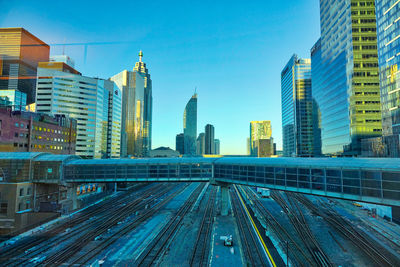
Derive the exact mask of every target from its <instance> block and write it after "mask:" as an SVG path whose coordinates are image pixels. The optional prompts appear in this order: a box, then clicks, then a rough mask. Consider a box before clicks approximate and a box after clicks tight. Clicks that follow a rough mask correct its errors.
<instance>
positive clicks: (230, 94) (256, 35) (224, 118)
mask: <svg viewBox="0 0 400 267" xmlns="http://www.w3.org/2000/svg"><path fill="white" fill-rule="evenodd" d="M83 5H85V4H83ZM141 5H142V4H141ZM3 6H4V8H3V10H2V11H1V13H3V14H2V15H3V16H2V19H1V20H0V26H1V27H19V26H22V27H25V28H26V29H27V30H28V31H30V32H31V33H32V34H34V35H36V36H38V37H39V38H41V39H42V40H43V41H45V42H46V43H48V44H49V45H50V47H51V52H50V53H51V55H56V54H62V51H64V52H65V54H66V55H69V56H71V58H72V59H74V60H75V62H76V68H77V69H79V70H80V71H81V72H82V74H83V75H85V76H91V77H100V78H103V79H107V78H109V77H111V76H112V75H115V73H119V72H120V71H121V70H122V69H131V68H132V65H133V64H134V62H136V61H137V51H139V50H140V49H141V50H143V52H144V53H145V55H146V63H147V65H148V68H149V69H150V70H151V74H152V79H153V99H154V100H153V101H154V103H153V131H152V132H153V138H152V139H153V144H152V147H153V148H154V147H158V146H169V147H174V146H175V136H176V133H177V132H180V131H181V122H180V120H179V117H180V116H181V112H182V111H181V110H182V109H183V108H184V105H185V102H186V101H187V100H186V99H187V97H189V96H190V94H191V93H192V91H193V88H194V87H195V86H197V87H198V94H199V97H200V98H201V99H202V101H200V102H199V107H198V110H199V117H198V124H199V125H205V124H207V123H211V124H213V125H215V126H216V127H217V128H218V129H220V130H219V134H218V136H219V138H220V139H221V140H223V146H222V147H221V154H245V153H246V137H247V136H248V131H247V127H248V123H249V121H252V120H271V121H272V124H274V125H276V126H275V129H276V131H275V132H276V133H277V134H276V141H277V144H278V149H280V148H281V134H280V133H281V118H280V117H281V116H280V114H279V112H280V111H279V112H278V110H280V101H279V100H280V80H279V72H280V71H279V69H280V68H281V66H283V65H284V64H285V62H287V60H288V59H289V55H291V54H293V53H294V52H296V53H298V54H299V55H300V56H303V57H308V56H309V49H310V47H311V46H312V44H313V43H314V42H315V40H316V39H317V38H318V36H319V10H318V4H317V3H314V2H312V1H306V2H302V3H297V2H295V1H294V2H291V3H284V4H283V6H281V5H279V4H272V5H267V4H261V5H260V10H259V11H254V10H255V9H254V8H253V7H252V5H250V6H248V7H246V8H243V6H242V5H240V4H234V5H231V6H230V7H229V8H230V11H231V12H232V14H235V16H237V17H232V16H231V15H226V16H225V19H226V20H228V22H229V23H228V24H226V23H222V21H220V19H219V17H218V16H219V10H222V9H223V8H225V6H226V5H225V4H224V3H218V4H217V5H216V6H215V7H214V8H213V9H211V10H207V5H200V4H198V5H197V6H196V7H190V6H188V5H187V4H182V6H181V8H186V9H187V10H188V14H190V16H192V15H193V19H189V18H190V16H189V17H187V15H184V14H180V13H179V15H177V16H176V17H174V20H173V22H171V24H167V25H168V28H167V29H166V28H164V26H162V27H161V26H160V25H161V24H162V22H164V24H165V20H166V19H167V17H166V15H164V14H161V15H162V16H161V18H160V19H157V18H156V17H157V16H160V12H161V13H162V9H163V8H162V6H160V7H157V8H156V7H153V8H154V10H152V11H154V12H152V14H148V16H149V17H148V19H146V20H145V22H143V23H146V24H145V25H142V26H140V25H138V24H137V22H136V23H133V22H132V23H131V22H129V23H130V24H129V23H128V21H126V20H125V19H121V20H117V21H115V22H107V24H104V22H95V23H93V24H90V25H86V24H85V25H82V24H80V22H82V21H86V19H87V18H82V17H79V18H77V20H76V22H73V24H70V25H69V26H68V27H67V26H65V23H66V22H67V21H68V20H69V19H70V17H69V16H68V15H67V14H68V11H70V10H69V9H68V8H66V9H65V10H61V9H60V6H58V4H55V5H51V6H50V5H48V6H46V4H45V3H44V4H39V5H35V6H31V4H28V3H21V5H20V6H18V5H16V6H15V5H14V6H13V7H11V6H7V4H6V3H5V5H3ZM96 8H98V9H100V10H101V8H104V7H96ZM142 8H144V9H148V8H150V7H149V6H147V5H144V6H142ZM181 8H179V10H181ZM282 8H284V9H285V10H286V13H285V14H284V16H282V14H279V13H277V10H279V9H282ZM55 9H57V12H56V13H57V18H54V16H55V14H52V11H54V10H55ZM127 9H129V8H127ZM198 9H199V10H200V11H203V15H202V16H204V18H210V20H209V22H208V23H206V24H203V20H202V19H203V17H199V15H194V14H195V13H196V14H197V10H198ZM269 9H271V10H270V11H269ZM15 10H18V14H19V15H17V14H16V13H15ZM43 10H44V11H46V14H48V17H41V18H39V17H40V14H41V13H42V12H43ZM179 10H178V11H175V12H179ZM299 10H302V12H303V13H305V14H308V16H306V17H307V20H304V17H302V18H295V16H294V15H295V14H296V13H297V12H298V11H299ZM98 11H99V10H98ZM110 11H111V12H112V11H113V8H112V7H111V10H110ZM94 13H95V12H94ZM241 13H242V14H241ZM269 13H270V14H271V16H272V17H271V18H265V17H268V16H265V14H269ZM250 15H251V16H255V17H256V18H257V20H258V21H257V22H255V21H252V20H248V19H247V18H248V16H250ZM138 16H143V14H138ZM88 17H90V15H88ZM121 17H123V16H121ZM287 17H293V19H291V20H289V21H288V22H286V21H285V18H287ZM277 19H278V21H280V22H281V23H282V25H280V26H276V25H273V24H272V21H273V20H277ZM47 20H49V21H52V22H53V23H52V25H48V23H46V21H47ZM16 21H19V23H18V25H17V24H16V23H17V22H16ZM138 21H140V19H138ZM183 21H187V22H188V25H186V26H181V25H178V24H181V23H182V22H183ZM68 22H69V21H68ZM123 23H128V24H126V25H124V27H122V28H121V27H118V25H119V24H121V25H123ZM54 25H58V26H57V30H56V29H55V28H56V27H54ZM63 25H64V26H63ZM227 25H228V26H227ZM238 25H242V26H240V27H239V28H237V26H238ZM110 28H113V30H112V31H110ZM189 28H190V29H192V30H188V29H189ZM254 28H256V29H257V30H254ZM310 29H311V30H310ZM238 30H239V31H238ZM174 31H177V32H178V33H179V36H176V34H173V32H174ZM105 32H108V33H109V35H105V34H104V33H105ZM94 33H95V34H94ZM165 33H171V35H170V36H166V34H165ZM300 36H302V38H300ZM304 36H308V37H307V38H303V37H304ZM177 37H179V38H177ZM243 38H245V39H246V42H245V44H243V42H242V41H241V40H242V39H243ZM300 39H301V40H300ZM278 40H282V43H281V44H280V45H278V42H277V41H278ZM186 41H187V42H189V43H190V45H189V46H187V45H186V44H187V43H186ZM295 41H296V43H297V45H296V48H294V47H293V42H295ZM91 42H94V43H97V45H89V46H88V48H87V53H86V56H85V53H84V52H85V49H84V46H82V45H80V46H79V45H65V46H63V45H54V44H62V43H67V44H71V43H91ZM109 42H112V43H113V44H110V43H109ZM124 42H126V43H124ZM102 43H103V44H102ZM277 52H279V53H277ZM100 55H101V56H100ZM260 55H261V56H260ZM243 64H246V65H249V66H251V67H250V68H249V69H248V70H246V68H243ZM168 66H173V68H168ZM217 72H218V75H216V73H217ZM245 77H246V78H245ZM249 77H250V78H249ZM176 81H179V84H177V83H176ZM249 85H250V86H249ZM172 96H173V99H174V100H175V101H176V103H177V104H176V105H172V106H171V105H170V103H169V102H170V101H171V100H172ZM254 96H257V97H254ZM223 98H225V100H224V102H220V101H219V99H223ZM238 107H239V108H238Z"/></svg>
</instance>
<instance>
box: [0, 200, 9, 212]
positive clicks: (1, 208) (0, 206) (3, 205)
mask: <svg viewBox="0 0 400 267" xmlns="http://www.w3.org/2000/svg"><path fill="white" fill-rule="evenodd" d="M7 208H8V203H6V202H3V203H0V214H7Z"/></svg>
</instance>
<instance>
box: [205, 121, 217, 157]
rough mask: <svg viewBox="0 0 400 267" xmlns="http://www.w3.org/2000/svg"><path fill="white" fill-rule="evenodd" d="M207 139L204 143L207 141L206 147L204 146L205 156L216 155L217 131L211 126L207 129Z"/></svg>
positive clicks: (208, 125)
mask: <svg viewBox="0 0 400 267" xmlns="http://www.w3.org/2000/svg"><path fill="white" fill-rule="evenodd" d="M204 132H205V137H204V141H205V145H204V154H207V155H212V154H215V142H214V140H215V138H214V134H215V130H214V126H212V125H211V124H207V125H206V127H205V131H204Z"/></svg>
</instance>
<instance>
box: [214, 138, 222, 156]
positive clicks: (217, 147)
mask: <svg viewBox="0 0 400 267" xmlns="http://www.w3.org/2000/svg"><path fill="white" fill-rule="evenodd" d="M220 145H221V143H220V141H219V139H214V154H215V155H220V154H221V150H220Z"/></svg>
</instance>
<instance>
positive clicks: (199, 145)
mask: <svg viewBox="0 0 400 267" xmlns="http://www.w3.org/2000/svg"><path fill="white" fill-rule="evenodd" d="M205 138H206V136H205V134H204V133H200V134H199V136H198V137H197V141H196V154H197V155H203V154H205V143H206V139H205Z"/></svg>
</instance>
